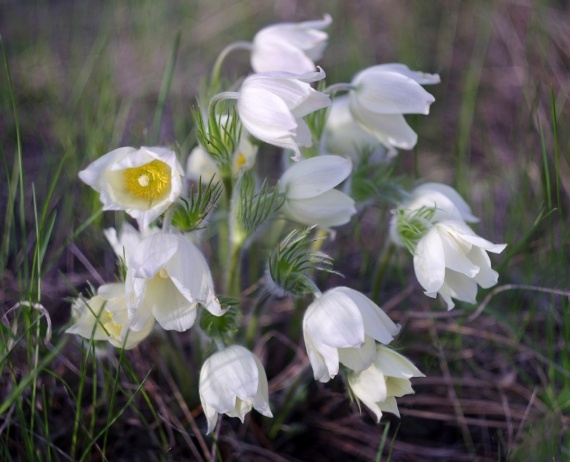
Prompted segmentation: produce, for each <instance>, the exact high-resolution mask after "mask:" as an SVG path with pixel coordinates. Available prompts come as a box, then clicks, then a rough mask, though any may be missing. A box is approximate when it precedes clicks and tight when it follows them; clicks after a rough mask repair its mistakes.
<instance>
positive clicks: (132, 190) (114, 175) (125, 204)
mask: <svg viewBox="0 0 570 462" xmlns="http://www.w3.org/2000/svg"><path fill="white" fill-rule="evenodd" d="M183 174H184V171H183V170H182V167H181V166H180V163H179V162H178V160H177V159H176V154H175V153H174V152H173V151H171V150H169V149H166V148H161V147H151V148H149V147H142V148H140V149H135V148H130V147H128V148H119V149H115V150H114V151H111V152H109V153H107V154H105V155H104V156H102V157H100V158H99V159H97V160H96V161H95V162H93V163H91V164H90V165H89V166H88V167H87V168H86V169H85V170H82V171H81V172H79V178H81V180H83V181H84V182H85V183H87V184H88V185H89V186H91V187H92V188H93V189H94V190H95V191H97V192H98V193H99V194H100V198H101V202H102V203H103V210H125V211H126V212H127V213H128V214H129V215H131V216H132V217H133V218H135V219H136V220H137V221H138V223H139V226H140V227H141V228H146V227H147V226H148V225H149V224H150V223H151V222H152V221H153V220H155V219H156V218H158V217H159V216H160V214H161V213H163V212H164V211H165V210H166V209H167V208H168V206H169V205H170V204H172V203H173V202H174V201H175V200H176V199H177V198H178V196H180V193H181V191H182V175H183Z"/></svg>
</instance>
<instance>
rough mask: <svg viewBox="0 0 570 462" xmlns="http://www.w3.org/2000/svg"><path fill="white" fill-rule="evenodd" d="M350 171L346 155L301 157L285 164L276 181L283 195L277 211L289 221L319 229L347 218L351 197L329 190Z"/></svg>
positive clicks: (349, 162)
mask: <svg viewBox="0 0 570 462" xmlns="http://www.w3.org/2000/svg"><path fill="white" fill-rule="evenodd" d="M351 171H352V162H351V161H350V159H348V158H346V157H340V156H331V155H324V156H318V157H312V158H310V159H305V160H302V161H300V162H298V163H296V164H293V165H292V166H291V167H289V168H288V169H287V170H286V171H285V173H283V175H282V176H281V179H280V180H279V190H280V191H281V192H282V193H283V194H285V202H284V204H283V207H282V208H281V212H282V213H283V214H284V215H285V216H286V217H287V218H289V219H290V220H293V221H296V222H298V223H301V224H304V225H308V226H311V225H318V226H321V227H323V228H328V227H331V226H339V225H343V224H345V223H348V222H349V221H350V217H352V215H354V214H355V213H356V208H355V207H354V200H352V199H351V198H350V197H349V196H347V195H346V194H345V193H343V192H341V191H338V190H336V189H333V188H334V187H335V186H337V185H338V184H340V183H341V182H342V181H344V180H345V179H346V178H347V177H348V176H349V175H350V172H351Z"/></svg>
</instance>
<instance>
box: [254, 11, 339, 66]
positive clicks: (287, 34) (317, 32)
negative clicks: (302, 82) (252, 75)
mask: <svg viewBox="0 0 570 462" xmlns="http://www.w3.org/2000/svg"><path fill="white" fill-rule="evenodd" d="M331 23H332V18H331V17H330V16H329V15H328V14H326V15H325V16H324V17H323V19H322V20H316V21H305V22H300V23H280V24H273V25H271V26H268V27H265V28H263V29H261V30H260V31H259V32H258V33H257V34H255V37H254V39H253V48H252V51H251V67H253V70H254V71H255V72H268V71H287V72H293V73H295V74H304V73H305V72H311V71H313V70H314V69H315V61H317V60H319V59H320V58H321V57H322V55H323V51H324V49H325V47H326V45H327V41H328V38H329V37H328V34H327V33H326V32H323V31H322V29H325V28H326V27H328V26H329V25H330V24H331Z"/></svg>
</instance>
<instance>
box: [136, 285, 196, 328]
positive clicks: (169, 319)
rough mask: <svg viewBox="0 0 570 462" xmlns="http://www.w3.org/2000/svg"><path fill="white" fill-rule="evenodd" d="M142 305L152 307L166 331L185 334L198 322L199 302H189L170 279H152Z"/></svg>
mask: <svg viewBox="0 0 570 462" xmlns="http://www.w3.org/2000/svg"><path fill="white" fill-rule="evenodd" d="M142 304H143V305H148V306H151V307H152V314H153V316H154V318H155V319H156V321H157V322H158V323H159V324H160V326H161V327H162V328H163V329H165V330H175V331H177V332H184V331H186V330H188V329H190V327H192V325H193V324H194V321H195V320H196V315H197V310H198V306H197V302H196V301H189V300H188V299H187V298H186V297H185V296H184V295H183V294H182V293H180V291H179V290H178V289H177V287H176V286H175V285H174V284H173V282H172V280H171V279H169V278H161V277H160V276H156V277H154V278H153V279H150V280H149V281H148V282H147V284H146V292H145V297H144V299H143V302H142Z"/></svg>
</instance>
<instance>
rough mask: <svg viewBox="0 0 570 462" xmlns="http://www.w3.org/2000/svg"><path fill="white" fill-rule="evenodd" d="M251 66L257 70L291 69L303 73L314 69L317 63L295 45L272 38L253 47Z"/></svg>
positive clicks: (290, 70)
mask: <svg viewBox="0 0 570 462" xmlns="http://www.w3.org/2000/svg"><path fill="white" fill-rule="evenodd" d="M251 67H252V68H253V70H254V71H255V72H267V71H289V72H294V73H296V74H303V73H305V72H309V71H312V70H313V69H314V68H315V63H314V62H313V60H312V59H311V58H309V57H308V56H307V55H306V53H305V52H304V51H303V50H301V49H299V48H298V47H296V46H295V45H292V44H290V43H287V42H284V41H282V40H274V39H270V40H266V41H265V42H263V43H259V44H258V45H256V46H255V47H254V48H253V50H252V53H251Z"/></svg>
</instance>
